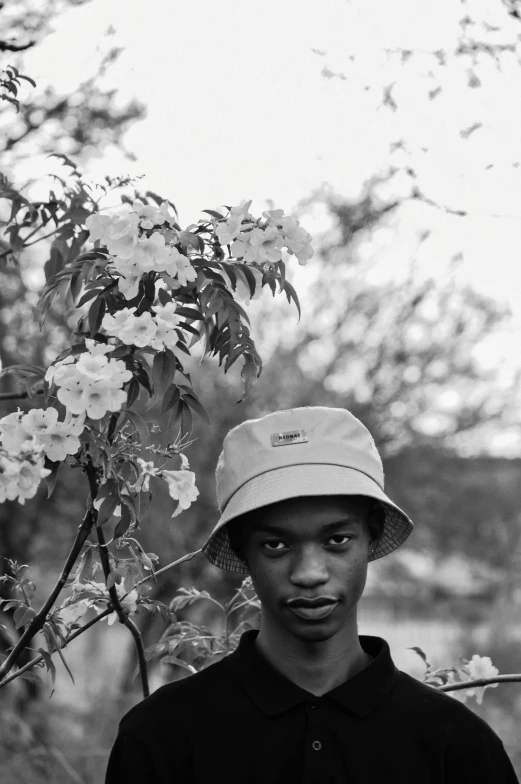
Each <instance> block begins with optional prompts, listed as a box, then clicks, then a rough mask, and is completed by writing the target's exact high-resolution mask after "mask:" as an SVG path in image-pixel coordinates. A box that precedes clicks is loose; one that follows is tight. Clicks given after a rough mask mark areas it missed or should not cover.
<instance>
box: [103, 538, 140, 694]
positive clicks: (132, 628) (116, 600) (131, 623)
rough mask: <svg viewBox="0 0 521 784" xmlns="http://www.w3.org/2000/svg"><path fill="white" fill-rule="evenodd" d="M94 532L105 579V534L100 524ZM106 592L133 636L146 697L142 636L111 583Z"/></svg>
mask: <svg viewBox="0 0 521 784" xmlns="http://www.w3.org/2000/svg"><path fill="white" fill-rule="evenodd" d="M96 534H97V536H98V542H99V548H98V551H99V556H100V561H101V565H102V567H103V573H104V574H105V580H106V581H107V580H108V578H109V576H110V574H111V569H110V561H109V551H108V547H107V543H106V541H105V534H104V533H103V528H102V527H101V525H97V526H96ZM107 588H108V586H107ZM108 592H109V596H110V601H111V603H112V605H113V607H114V610H115V611H116V613H117V616H118V618H119V620H120V623H122V624H123V625H124V626H126V627H127V629H128V630H129V631H130V633H131V635H132V637H133V638H134V643H135V645H136V651H137V656H138V662H139V674H140V676H141V685H142V688H143V697H148V696H149V694H150V688H149V685H148V671H147V661H146V657H145V646H144V644H143V637H142V636H141V632H140V631H139V629H138V628H137V626H136V624H135V623H134V621H132V620H131V619H130V618H129V617H128V615H127V614H126V612H125V610H124V609H123V607H122V605H121V601H120V598H119V596H118V592H117V590H116V586H115V585H111V587H110V588H108Z"/></svg>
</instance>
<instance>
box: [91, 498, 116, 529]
mask: <svg viewBox="0 0 521 784" xmlns="http://www.w3.org/2000/svg"><path fill="white" fill-rule="evenodd" d="M119 503H120V501H119V496H118V495H116V494H114V495H109V496H107V497H106V498H104V499H103V502H102V504H101V506H100V508H99V512H98V520H97V525H104V524H105V523H106V522H107V520H110V518H111V517H112V515H113V513H114V510H115V508H116V507H117V506H119Z"/></svg>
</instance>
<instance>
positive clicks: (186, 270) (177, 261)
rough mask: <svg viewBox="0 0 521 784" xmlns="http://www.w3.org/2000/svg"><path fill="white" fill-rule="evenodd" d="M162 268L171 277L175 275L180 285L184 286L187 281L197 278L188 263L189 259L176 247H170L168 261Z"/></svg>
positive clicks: (193, 269)
mask: <svg viewBox="0 0 521 784" xmlns="http://www.w3.org/2000/svg"><path fill="white" fill-rule="evenodd" d="M163 269H164V271H165V272H167V273H168V274H169V275H171V276H172V277H173V278H174V277H175V276H176V275H177V278H178V280H179V283H180V284H181V285H182V286H186V284H187V283H188V281H192V280H195V279H196V278H197V272H196V271H195V268H194V267H192V265H191V264H190V260H189V259H188V258H187V257H186V256H185V255H184V254H183V253H180V252H179V251H178V250H177V248H170V256H169V257H168V263H167V264H166V265H165V266H164V268H163ZM158 271H159V270H158Z"/></svg>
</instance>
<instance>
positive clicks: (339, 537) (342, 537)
mask: <svg viewBox="0 0 521 784" xmlns="http://www.w3.org/2000/svg"><path fill="white" fill-rule="evenodd" d="M352 538H353V537H352V536H348V535H347V534H335V535H334V536H332V537H331V539H352ZM334 544H337V545H339V544H347V542H335V543H334Z"/></svg>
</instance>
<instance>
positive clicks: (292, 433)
mask: <svg viewBox="0 0 521 784" xmlns="http://www.w3.org/2000/svg"><path fill="white" fill-rule="evenodd" d="M306 441H309V434H308V431H307V430H286V431H285V432H284V433H272V434H271V445H272V446H286V445H287V444H305V443H306Z"/></svg>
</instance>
